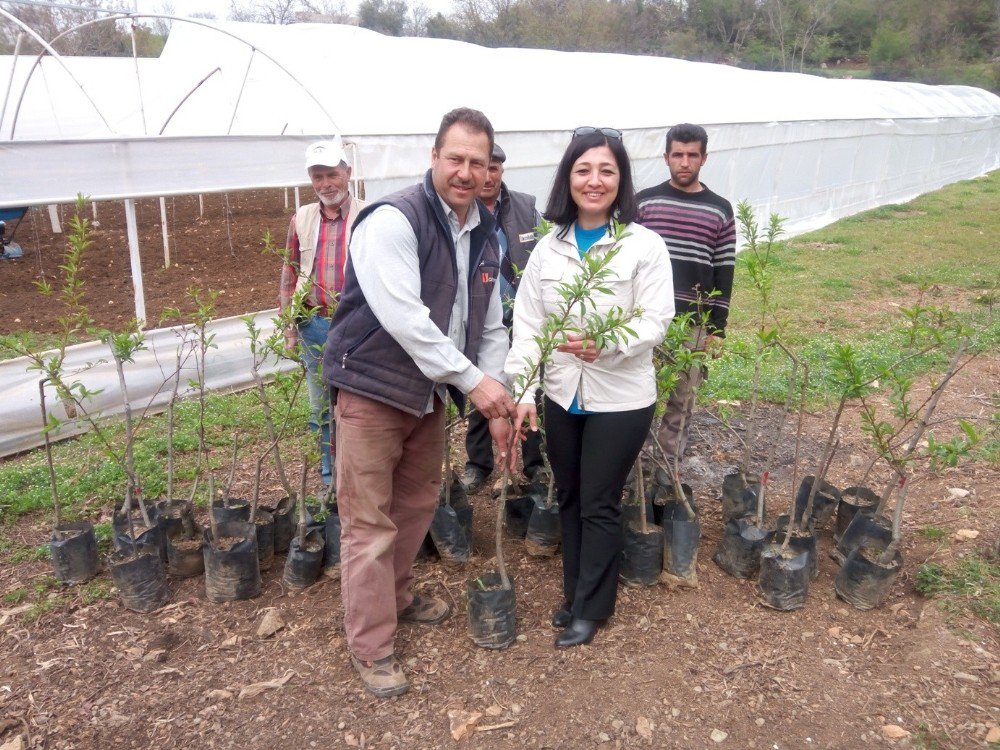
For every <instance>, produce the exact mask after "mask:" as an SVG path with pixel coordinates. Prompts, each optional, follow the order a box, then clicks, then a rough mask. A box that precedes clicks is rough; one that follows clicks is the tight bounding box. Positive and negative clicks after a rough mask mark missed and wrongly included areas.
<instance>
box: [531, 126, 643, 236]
mask: <svg viewBox="0 0 1000 750" xmlns="http://www.w3.org/2000/svg"><path fill="white" fill-rule="evenodd" d="M601 146H607V147H608V148H610V149H611V153H612V154H614V156H615V161H616V162H617V163H618V174H619V181H618V195H617V196H616V197H615V202H614V203H613V204H612V206H611V213H612V214H613V215H615V218H617V219H618V221H620V222H622V223H623V224H630V223H631V222H633V221H635V218H636V216H637V215H638V213H639V209H638V204H637V203H636V200H635V184H634V183H633V182H632V162H631V161H630V160H629V158H628V152H627V151H626V150H625V144H623V143H622V142H621V139H620V138H608V137H607V136H606V135H604V134H602V133H600V132H597V133H590V134H589V135H581V136H577V137H576V138H574V139H573V140H572V141H570V144H569V146H567V148H566V152H565V153H564V154H563V155H562V160H561V161H560V162H559V166H558V167H557V168H556V176H555V179H554V180H553V182H552V190H551V192H549V202H548V205H546V206H545V213H544V214H543V216H545V218H546V219H548V220H549V221H552V222H555V223H556V224H560V225H562V226H563V227H568V226H569V225H570V224H572V223H573V222H574V221H576V217H577V215H578V214H579V209H578V208H577V205H576V204H575V203H574V202H573V197H572V196H571V195H570V192H569V173H570V172H571V171H572V170H573V165H574V164H575V163H576V160H577V159H579V158H580V157H581V156H582V155H583V154H584V153H585V152H587V151H589V150H590V149H592V148H600V147H601Z"/></svg>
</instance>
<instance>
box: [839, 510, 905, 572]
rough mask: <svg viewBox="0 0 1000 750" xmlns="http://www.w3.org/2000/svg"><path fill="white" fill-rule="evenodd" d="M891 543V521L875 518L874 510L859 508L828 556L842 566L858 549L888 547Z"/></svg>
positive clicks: (882, 517)
mask: <svg viewBox="0 0 1000 750" xmlns="http://www.w3.org/2000/svg"><path fill="white" fill-rule="evenodd" d="M891 541H892V521H890V520H889V519H888V518H886V517H885V516H881V517H879V518H875V509H874V508H860V509H858V512H857V513H855V514H854V518H852V519H851V522H850V523H849V524H848V525H847V528H846V529H845V530H844V535H843V536H842V537H840V541H839V542H838V543H837V546H836V548H835V549H834V550H833V552H831V553H830V556H831V557H832V558H833V559H834V560H836V561H837V562H839V563H841V564H843V563H844V561H845V560H846V559H847V556H848V555H849V554H851V552H852V551H853V550H855V549H857V548H858V547H862V546H869V547H882V548H885V547H888V546H889V542H891Z"/></svg>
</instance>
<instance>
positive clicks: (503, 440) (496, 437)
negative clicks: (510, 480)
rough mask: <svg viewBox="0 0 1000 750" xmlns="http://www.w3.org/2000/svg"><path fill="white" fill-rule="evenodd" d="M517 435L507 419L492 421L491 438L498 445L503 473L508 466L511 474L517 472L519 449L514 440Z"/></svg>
mask: <svg viewBox="0 0 1000 750" xmlns="http://www.w3.org/2000/svg"><path fill="white" fill-rule="evenodd" d="M515 434H516V433H515V432H514V431H513V430H511V428H510V422H509V421H508V420H507V418H506V417H504V418H501V419H491V420H490V436H491V437H492V438H493V442H494V443H495V444H496V453H497V455H498V456H500V461H499V464H500V466H499V468H500V470H501V471H502V470H503V468H504V466H507V467H509V468H510V473H511V474H514V473H515V472H516V471H517V448H516V446H515V445H514V440H513V438H514V436H515Z"/></svg>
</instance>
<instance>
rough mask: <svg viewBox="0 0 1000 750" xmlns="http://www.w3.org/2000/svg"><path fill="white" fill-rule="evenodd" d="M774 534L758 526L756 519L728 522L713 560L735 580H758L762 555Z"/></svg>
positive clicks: (740, 519)
mask: <svg viewBox="0 0 1000 750" xmlns="http://www.w3.org/2000/svg"><path fill="white" fill-rule="evenodd" d="M771 534H772V532H771V531H770V530H768V529H762V528H761V527H759V526H758V525H757V522H756V518H754V517H752V516H751V517H747V518H738V519H735V520H731V521H727V522H726V525H725V527H724V528H723V532H722V538H721V539H719V545H718V546H717V547H716V548H715V554H714V555H712V560H714V561H715V564H716V565H718V566H719V567H720V568H722V569H723V570H724V571H726V572H727V573H728V574H729V575H731V576H733V577H734V578H756V577H757V573H758V571H759V570H760V553H761V550H763V549H764V545H765V544H767V543H768V541H770V539H771Z"/></svg>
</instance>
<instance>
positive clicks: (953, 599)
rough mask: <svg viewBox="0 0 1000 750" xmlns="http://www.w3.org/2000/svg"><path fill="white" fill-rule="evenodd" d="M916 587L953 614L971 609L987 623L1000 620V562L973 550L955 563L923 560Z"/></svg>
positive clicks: (995, 622)
mask: <svg viewBox="0 0 1000 750" xmlns="http://www.w3.org/2000/svg"><path fill="white" fill-rule="evenodd" d="M916 589H917V591H919V592H920V593H921V594H923V595H924V596H927V597H932V598H934V599H938V600H939V602H940V604H941V606H942V607H943V608H944V609H946V610H948V611H949V612H952V613H956V614H957V613H961V612H963V611H968V612H970V613H971V614H973V615H975V616H976V617H979V618H981V619H983V620H986V622H989V623H992V624H997V623H1000V561H998V560H996V559H993V558H990V557H986V556H983V555H980V554H978V553H973V554H970V555H967V556H966V557H964V558H963V559H961V560H959V561H957V562H956V563H954V564H952V565H945V564H943V563H936V562H928V563H924V564H923V565H921V566H920V568H919V569H918V570H917V576H916Z"/></svg>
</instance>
